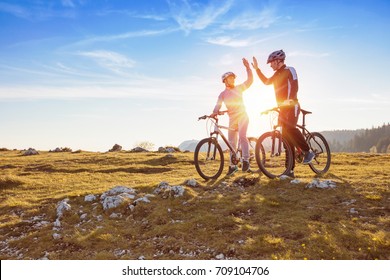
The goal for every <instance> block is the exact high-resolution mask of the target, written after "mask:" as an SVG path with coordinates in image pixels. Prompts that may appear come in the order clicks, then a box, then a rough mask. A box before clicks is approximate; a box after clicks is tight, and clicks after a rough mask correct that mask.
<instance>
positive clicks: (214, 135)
mask: <svg viewBox="0 0 390 280" xmlns="http://www.w3.org/2000/svg"><path fill="white" fill-rule="evenodd" d="M226 112H227V111H220V112H218V115H224V114H225V113H226ZM218 115H217V116H215V117H211V116H209V115H204V116H201V117H199V118H198V121H199V120H205V119H207V120H210V122H211V126H213V127H214V129H213V130H212V131H211V129H210V137H207V138H204V139H202V140H200V141H199V143H198V145H197V146H196V148H195V152H194V163H195V168H196V171H197V172H198V174H199V175H200V176H201V177H202V178H203V179H205V180H213V179H217V178H218V177H219V176H220V175H221V174H222V171H223V168H224V164H225V157H224V151H223V149H222V146H221V144H220V143H219V141H218V137H219V136H221V138H222V140H223V142H224V143H225V144H226V146H227V150H225V151H228V152H230V154H231V161H232V163H233V164H235V165H237V164H239V163H240V162H241V158H242V154H241V149H240V146H241V145H240V144H239V145H238V147H237V149H234V148H233V147H232V145H231V144H230V143H229V141H228V139H227V138H226V136H225V135H224V134H223V132H222V129H226V130H234V131H237V130H235V129H231V128H229V127H227V126H223V125H220V124H219V123H218ZM211 126H210V128H211ZM256 141H257V138H256V137H248V142H249V153H250V159H249V160H250V161H251V160H253V159H254V157H255V153H254V150H255V146H256Z"/></svg>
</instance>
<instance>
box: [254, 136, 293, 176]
mask: <svg viewBox="0 0 390 280" xmlns="http://www.w3.org/2000/svg"><path fill="white" fill-rule="evenodd" d="M280 141H281V142H280ZM272 143H274V145H272ZM277 147H280V149H281V152H280V154H279V153H277V152H275V150H276V149H278V148H277ZM255 156H256V163H257V165H258V166H259V168H260V170H261V171H262V172H263V173H264V174H265V175H266V176H267V177H268V178H271V179H274V178H276V177H280V176H282V175H287V174H289V173H290V171H291V168H292V165H293V160H292V159H293V157H292V150H291V147H290V145H288V143H287V142H286V140H285V139H284V138H283V137H282V136H281V135H280V132H279V131H269V132H266V133H264V134H263V135H261V136H260V137H259V139H258V140H257V142H256V149H255Z"/></svg>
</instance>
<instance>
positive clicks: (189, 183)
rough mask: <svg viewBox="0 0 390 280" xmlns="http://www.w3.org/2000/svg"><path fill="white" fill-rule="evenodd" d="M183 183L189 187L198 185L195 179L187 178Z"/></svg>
mask: <svg viewBox="0 0 390 280" xmlns="http://www.w3.org/2000/svg"><path fill="white" fill-rule="evenodd" d="M185 184H186V185H187V186H190V187H196V186H197V185H198V182H196V180H195V179H188V180H187V181H186V182H185Z"/></svg>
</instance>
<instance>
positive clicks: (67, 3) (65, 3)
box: [61, 0, 75, 8]
mask: <svg viewBox="0 0 390 280" xmlns="http://www.w3.org/2000/svg"><path fill="white" fill-rule="evenodd" d="M61 2H62V5H63V6H65V7H70V8H74V7H75V4H74V3H73V1H72V0H62V1H61Z"/></svg>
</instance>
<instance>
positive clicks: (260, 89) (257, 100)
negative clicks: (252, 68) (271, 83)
mask: <svg viewBox="0 0 390 280" xmlns="http://www.w3.org/2000/svg"><path fill="white" fill-rule="evenodd" d="M243 99H244V104H245V108H246V111H247V113H248V116H249V127H248V133H247V135H248V136H253V137H258V136H260V135H261V134H262V133H263V132H265V131H268V130H270V128H271V127H270V122H269V116H267V115H261V112H263V111H265V110H267V109H271V108H273V107H275V106H276V101H275V94H274V92H273V87H266V86H264V85H256V84H255V83H254V84H253V85H252V86H251V87H250V88H249V89H247V90H246V91H244V93H243Z"/></svg>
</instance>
